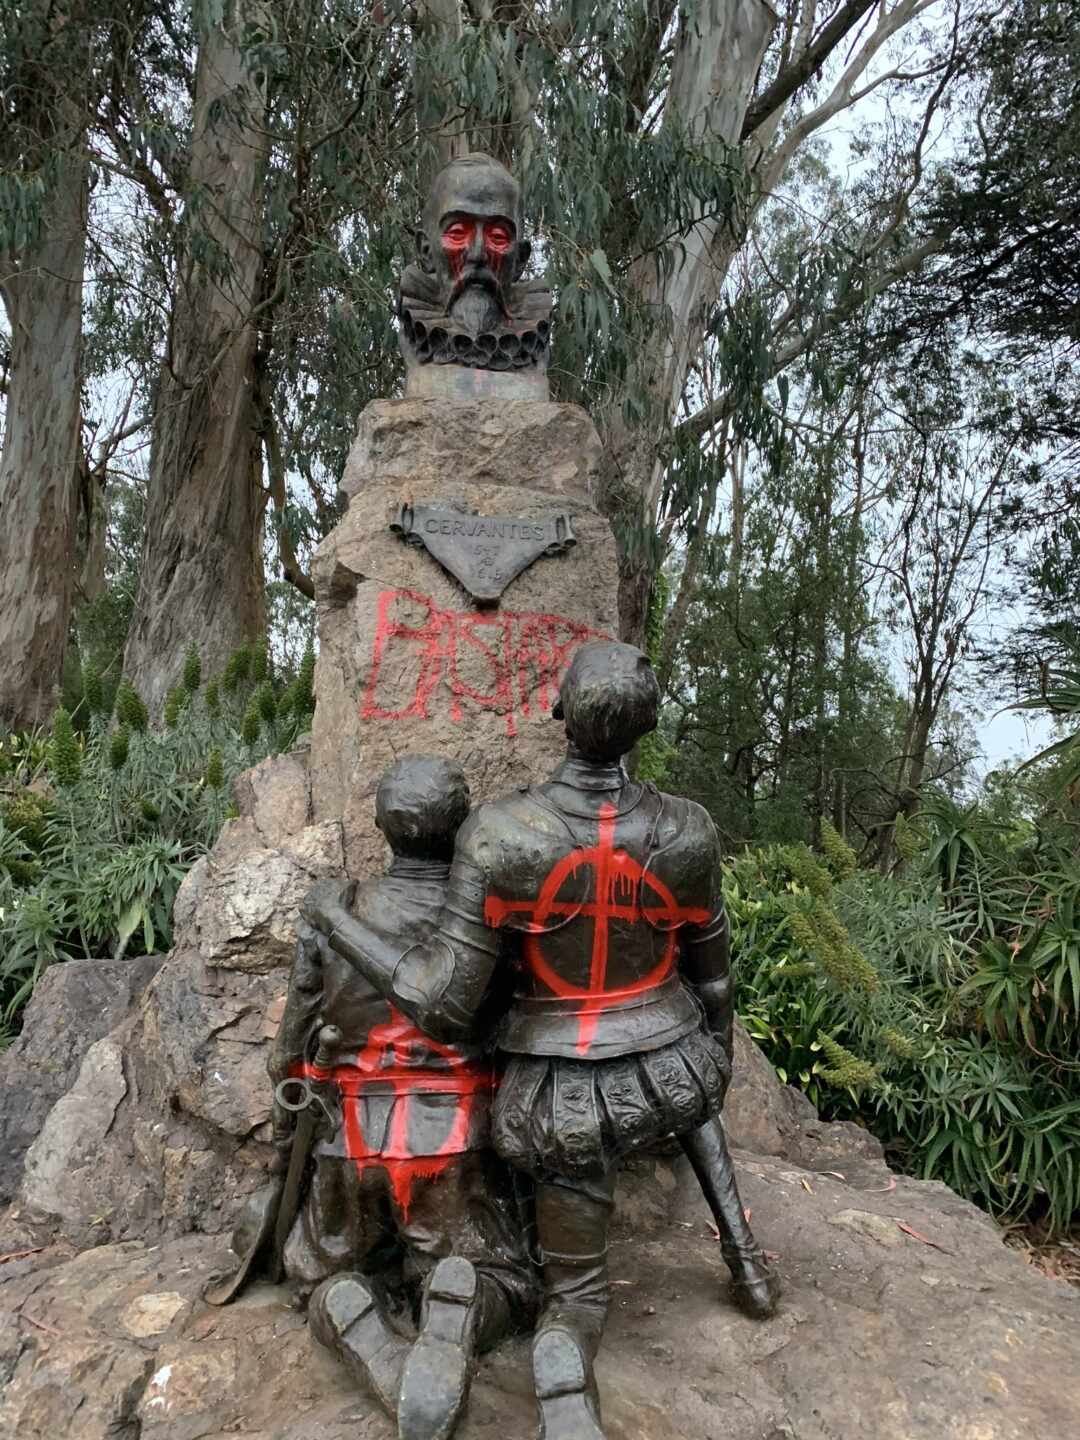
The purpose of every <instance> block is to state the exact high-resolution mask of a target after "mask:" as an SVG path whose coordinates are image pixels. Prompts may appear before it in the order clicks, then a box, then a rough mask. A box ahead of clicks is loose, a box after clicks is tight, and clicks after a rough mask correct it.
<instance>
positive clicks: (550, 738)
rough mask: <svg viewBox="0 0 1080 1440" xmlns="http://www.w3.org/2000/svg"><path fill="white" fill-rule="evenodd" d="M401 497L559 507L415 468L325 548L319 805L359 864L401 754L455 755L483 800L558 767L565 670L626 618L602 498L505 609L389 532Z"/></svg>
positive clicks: (372, 860)
mask: <svg viewBox="0 0 1080 1440" xmlns="http://www.w3.org/2000/svg"><path fill="white" fill-rule="evenodd" d="M402 498H410V499H412V500H414V501H417V502H419V501H421V500H423V501H426V502H431V503H437V504H439V505H440V506H446V505H447V504H448V502H449V501H450V500H458V501H460V502H461V503H463V504H464V505H465V506H466V507H467V508H468V509H469V510H475V511H478V512H479V513H481V514H484V515H498V514H513V515H515V516H521V517H523V518H526V519H528V518H532V517H534V516H535V517H544V518H547V517H549V516H551V515H554V514H556V513H558V512H559V510H560V509H562V508H565V507H564V505H562V504H560V502H559V501H558V500H557V499H553V497H552V496H550V495H546V494H542V493H540V492H539V491H531V490H524V489H521V488H517V489H515V490H514V491H513V492H512V493H510V492H507V491H505V490H503V491H500V490H499V489H498V488H497V487H496V486H494V485H491V484H484V485H481V484H475V483H471V482H467V481H465V480H464V479H461V478H460V477H459V476H458V475H457V473H455V474H454V476H453V481H452V483H451V482H449V481H447V482H445V483H440V482H439V480H438V477H437V476H432V477H431V478H429V480H428V482H427V484H426V485H424V486H423V487H422V486H421V483H420V481H419V480H416V481H414V483H413V485H412V486H411V487H410V488H409V489H408V492H407V491H406V487H405V486H404V485H402V484H392V483H388V482H383V483H378V484H372V485H370V486H368V487H366V488H365V489H364V491H363V493H362V494H361V495H359V496H357V497H356V498H355V499H354V500H353V502H352V505H351V506H350V509H349V512H348V514H347V516H346V517H345V519H344V520H343V521H342V523H341V524H340V525H339V526H338V527H337V529H336V530H335V531H334V532H333V533H332V534H331V535H330V536H328V537H327V539H326V540H325V541H324V542H323V544H322V545H321V546H320V548H319V551H318V554H317V556H316V559H315V563H314V578H315V585H316V590H317V594H318V597H319V637H320V650H319V659H318V664H317V667H316V688H317V691H318V697H319V701H318V706H317V708H316V711H315V719H314V725H313V729H312V750H311V772H312V790H313V799H314V813H315V817H316V819H320V820H321V819H328V818H330V817H337V816H341V817H342V820H343V824H344V841H345V861H346V866H347V869H348V871H349V873H350V874H353V875H358V874H361V873H363V872H365V871H367V870H369V869H370V868H371V867H372V866H377V865H381V864H382V862H383V857H384V853H385V852H384V848H383V844H382V840H381V838H380V837H379V835H378V833H377V831H376V830H375V828H374V820H373V814H372V812H373V808H374V804H373V797H374V792H375V786H376V783H377V781H378V778H379V776H380V775H381V773H382V772H383V770H384V769H385V768H386V767H387V766H388V765H389V764H391V763H392V762H393V761H394V759H395V758H396V757H397V756H399V755H402V754H405V753H408V752H410V751H412V752H436V753H439V754H442V755H448V756H453V757H454V758H455V759H457V760H459V761H460V762H461V764H462V765H463V766H464V768H465V773H466V775H467V776H468V777H469V782H470V784H471V786H472V790H473V798H474V799H475V800H480V799H489V798H491V797H492V796H493V795H496V794H498V793H500V792H502V791H505V790H508V789H510V788H511V787H513V786H515V785H522V784H526V783H528V782H529V781H530V780H532V779H533V778H535V777H536V776H538V775H545V774H549V773H550V772H551V770H552V769H553V768H554V766H555V764H556V763H557V762H558V760H559V759H560V758H561V754H562V752H563V749H564V746H565V737H564V734H563V729H562V726H561V725H559V724H558V723H556V722H554V721H552V719H551V718H550V717H551V707H552V705H553V704H554V701H555V699H556V695H557V684H558V680H559V678H560V676H561V673H562V671H563V669H564V668H565V666H566V664H567V663H568V662H569V659H570V657H571V655H572V654H573V651H574V649H575V648H576V647H577V645H579V644H580V643H581V642H582V641H583V640H586V639H590V638H595V637H596V636H599V635H612V634H615V633H616V632H617V629H618V613H617V590H618V584H617V575H616V567H615V547H614V542H613V540H612V537H611V531H610V529H609V527H608V525H607V522H606V521H604V520H602V519H601V518H600V517H599V516H598V515H596V514H595V513H594V512H593V511H591V510H589V509H586V508H584V507H581V508H579V509H575V510H574V512H573V515H574V529H575V531H576V533H577V537H578V543H577V545H576V546H575V547H574V548H573V549H571V550H569V551H567V552H566V553H564V554H561V555H554V556H543V557H541V558H540V559H538V560H537V561H536V562H535V563H534V564H533V565H532V566H531V567H530V568H529V569H528V570H526V571H525V572H524V573H523V574H521V575H519V576H518V577H517V578H516V579H515V580H513V581H512V582H511V583H510V585H509V586H508V587H507V589H506V590H505V591H504V592H503V595H502V598H501V601H500V603H499V605H498V607H497V608H489V609H484V610H477V609H476V608H475V607H474V605H473V603H472V601H471V600H470V598H469V597H468V596H467V595H466V593H465V591H464V590H463V589H462V587H461V586H460V585H459V584H458V582H457V581H456V580H454V579H452V578H451V576H450V575H448V574H447V572H446V571H445V570H443V568H442V567H441V566H440V565H439V564H438V562H437V561H435V560H434V559H433V558H432V557H431V555H429V554H428V553H427V552H426V551H425V550H422V549H418V548H417V547H415V546H411V545H407V544H405V543H404V542H403V541H402V540H400V539H399V538H398V537H397V536H395V535H393V534H391V532H390V530H389V529H388V521H389V518H390V514H391V510H392V507H393V506H394V504H395V503H396V502H398V501H399V500H401V499H402Z"/></svg>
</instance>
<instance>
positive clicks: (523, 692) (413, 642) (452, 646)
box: [360, 590, 608, 736]
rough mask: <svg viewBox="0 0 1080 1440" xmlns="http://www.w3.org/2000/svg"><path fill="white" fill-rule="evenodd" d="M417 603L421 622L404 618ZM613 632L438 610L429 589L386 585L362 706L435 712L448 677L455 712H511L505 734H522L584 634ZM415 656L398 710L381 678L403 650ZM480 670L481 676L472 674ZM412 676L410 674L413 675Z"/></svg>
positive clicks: (553, 618)
mask: <svg viewBox="0 0 1080 1440" xmlns="http://www.w3.org/2000/svg"><path fill="white" fill-rule="evenodd" d="M417 608H419V610H420V612H421V613H420V616H419V617H418V623H417V622H411V623H410V622H409V621H408V620H406V619H404V618H399V617H402V616H404V615H408V614H409V612H410V611H412V612H413V613H414V614H415V612H416V610H417ZM607 638H608V636H606V635H604V634H603V632H602V631H600V630H593V629H591V628H590V627H589V626H588V625H581V624H579V623H578V622H577V621H576V620H568V619H566V617H565V616H562V615H542V614H538V613H536V612H534V611H512V610H492V611H490V612H487V611H477V610H440V609H438V607H437V606H436V604H435V602H434V601H433V600H432V599H431V597H430V596H429V595H419V594H417V593H416V591H415V590H384V591H383V592H382V594H381V595H380V596H379V609H378V617H377V620H376V625H375V647H374V653H373V655H372V658H371V673H370V675H369V677H368V682H367V688H366V689H365V691H364V699H363V703H362V706H361V710H360V715H361V718H362V719H364V720H404V719H406V718H407V717H409V716H416V717H417V718H418V719H421V720H429V719H430V718H431V705H432V700H433V698H434V696H435V692H436V689H437V688H438V685H439V682H440V681H441V680H443V679H445V680H446V682H447V687H448V690H449V697H450V718H451V719H452V720H454V721H457V722H460V721H462V720H464V719H465V707H464V706H463V704H462V702H463V701H465V700H469V701H471V702H472V704H473V705H474V706H477V707H479V708H480V709H481V710H495V711H497V712H498V713H500V714H502V715H504V716H505V717H506V733H507V735H509V736H514V735H516V734H517V717H518V716H519V715H520V716H523V717H526V716H528V715H529V714H531V707H532V706H533V705H534V704H535V705H536V706H537V707H538V712H539V713H545V712H549V711H550V710H551V707H552V706H553V705H554V703H555V700H556V699H557V697H558V693H559V681H560V680H561V679H562V675H563V671H564V670H565V669H566V666H567V665H568V664H569V661H570V658H571V656H572V655H573V653H574V651H575V650H576V649H577V647H578V646H579V645H581V644H582V643H583V642H584V641H586V640H606V639H607ZM410 652H411V653H412V654H413V656H415V664H416V670H415V680H414V681H413V690H412V694H411V695H410V696H409V698H408V700H407V702H406V703H405V704H404V705H402V706H401V707H400V708H399V709H387V708H385V707H384V706H383V705H381V704H380V703H379V699H378V688H379V678H380V675H381V674H382V672H383V670H384V667H385V666H386V665H387V664H388V663H389V664H390V666H391V669H392V671H393V673H394V674H395V676H396V675H397V674H398V672H399V671H400V668H401V666H402V661H403V657H404V656H407V655H408V654H409V653H410ZM477 672H479V675H480V677H481V679H480V682H479V683H473V684H470V683H469V682H468V681H467V680H466V679H465V678H464V677H465V675H466V674H469V675H471V676H472V677H473V679H474V681H475V680H476V677H477ZM410 679H412V674H410Z"/></svg>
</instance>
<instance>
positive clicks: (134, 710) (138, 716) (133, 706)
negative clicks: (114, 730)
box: [113, 678, 150, 733]
mask: <svg viewBox="0 0 1080 1440" xmlns="http://www.w3.org/2000/svg"><path fill="white" fill-rule="evenodd" d="M113 714H114V715H115V716H116V718H117V720H119V722H120V724H121V725H126V726H127V727H128V729H129V730H134V731H137V732H140V733H141V732H142V731H143V730H145V729H146V727H147V725H148V724H149V723H150V716H149V713H148V712H147V709H146V706H145V705H144V704H143V701H142V698H141V696H140V695H139V692H138V691H137V690H136V689H135V686H134V685H133V684H132V683H131V681H130V680H128V679H126V678H125V679H123V680H121V681H120V684H119V685H118V686H117V689H116V699H115V701H114V702H113Z"/></svg>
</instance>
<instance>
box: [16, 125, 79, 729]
mask: <svg viewBox="0 0 1080 1440" xmlns="http://www.w3.org/2000/svg"><path fill="white" fill-rule="evenodd" d="M86 195H87V171H86V163H85V158H84V156H83V154H82V151H81V149H74V150H73V151H72V152H71V153H70V154H69V155H68V156H67V157H66V158H65V159H64V160H62V161H61V162H60V164H59V166H58V173H57V179H56V183H55V186H54V189H53V191H52V193H51V194H50V195H49V197H48V199H47V200H46V202H45V213H44V215H43V218H42V227H41V236H40V239H39V241H38V243H37V244H36V245H33V246H32V247H27V248H25V249H22V250H21V251H20V253H19V255H18V256H17V257H13V256H11V255H3V254H0V296H2V297H3V301H4V307H5V309H6V311H7V315H8V319H9V321H10V324H11V372H10V379H9V382H8V395H7V413H6V422H5V429H4V446H3V453H2V455H0V720H3V722H4V723H5V724H7V725H10V726H12V727H15V728H20V727H28V726H32V725H37V724H41V723H43V722H44V721H45V720H47V719H48V716H49V715H50V713H51V711H52V710H53V708H54V706H55V705H56V696H57V691H58V687H59V684H60V674H61V670H62V667H63V663H64V651H65V649H66V646H67V636H68V625H69V622H70V619H71V606H72V597H73V594H74V588H75V526H76V519H77V515H78V504H79V492H78V471H79V418H80V383H81V363H82V289H83V274H84V268H85V262H86Z"/></svg>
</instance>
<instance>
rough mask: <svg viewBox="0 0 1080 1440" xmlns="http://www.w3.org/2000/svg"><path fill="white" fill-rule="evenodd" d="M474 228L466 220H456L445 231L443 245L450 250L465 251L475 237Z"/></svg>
mask: <svg viewBox="0 0 1080 1440" xmlns="http://www.w3.org/2000/svg"><path fill="white" fill-rule="evenodd" d="M473 228H474V227H473V226H472V225H467V224H466V223H465V221H464V220H455V221H454V223H453V224H452V225H448V226H447V227H446V229H445V230H444V231H443V235H442V243H443V245H444V246H445V247H446V248H447V249H448V250H463V249H464V248H465V246H466V245H468V243H469V241H470V240H471V239H472V236H473Z"/></svg>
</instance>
